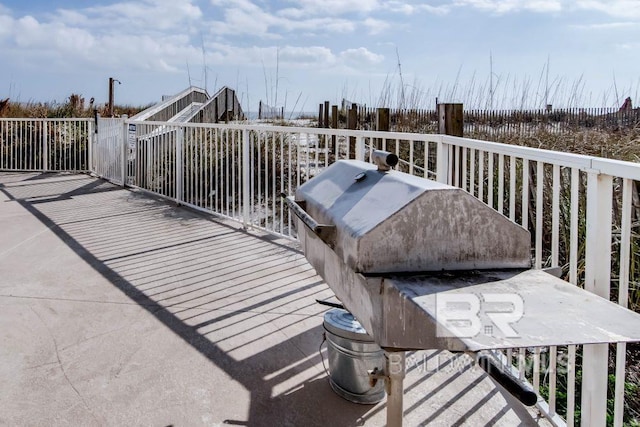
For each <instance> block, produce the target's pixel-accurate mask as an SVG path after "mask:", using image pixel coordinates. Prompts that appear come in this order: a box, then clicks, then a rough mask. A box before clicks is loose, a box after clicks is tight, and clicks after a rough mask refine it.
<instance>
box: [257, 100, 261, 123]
mask: <svg viewBox="0 0 640 427" xmlns="http://www.w3.org/2000/svg"><path fill="white" fill-rule="evenodd" d="M258 120H262V101H260V102H258Z"/></svg>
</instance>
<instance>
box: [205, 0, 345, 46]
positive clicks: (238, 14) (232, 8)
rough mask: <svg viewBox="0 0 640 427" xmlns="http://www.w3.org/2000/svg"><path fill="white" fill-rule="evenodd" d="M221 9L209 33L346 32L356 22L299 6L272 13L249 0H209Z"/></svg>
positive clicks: (280, 33)
mask: <svg viewBox="0 0 640 427" xmlns="http://www.w3.org/2000/svg"><path fill="white" fill-rule="evenodd" d="M211 2H212V4H213V5H216V6H220V7H221V9H223V15H224V20H222V21H213V22H211V23H210V28H211V32H212V34H218V35H228V36H238V35H245V34H248V35H254V36H261V37H268V38H272V39H274V38H282V37H283V35H282V34H283V33H291V32H302V33H305V34H309V33H315V32H319V31H329V32H337V33H349V32H353V31H355V29H356V27H357V24H356V23H355V22H354V21H351V20H348V19H341V18H335V17H324V16H323V17H313V16H311V15H309V14H307V13H306V12H304V11H303V10H301V9H294V8H287V9H282V10H280V11H277V12H276V13H275V14H274V13H271V12H268V11H266V10H264V9H262V8H261V7H259V6H258V5H256V4H254V3H252V2H251V1H248V0H227V1H221V0H211Z"/></svg>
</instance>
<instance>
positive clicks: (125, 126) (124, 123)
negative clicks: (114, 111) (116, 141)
mask: <svg viewBox="0 0 640 427" xmlns="http://www.w3.org/2000/svg"><path fill="white" fill-rule="evenodd" d="M128 126H129V125H128V124H127V116H126V115H123V116H122V146H121V147H120V148H121V150H122V159H121V160H122V164H121V169H120V178H121V179H122V186H123V187H124V186H125V185H126V184H127V160H128V159H127V154H128V153H127V152H128V151H129V146H128V143H127V136H128V135H129V134H128Z"/></svg>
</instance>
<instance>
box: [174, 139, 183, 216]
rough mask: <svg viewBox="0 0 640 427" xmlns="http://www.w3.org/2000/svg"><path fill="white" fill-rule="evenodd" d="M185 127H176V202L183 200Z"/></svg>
mask: <svg viewBox="0 0 640 427" xmlns="http://www.w3.org/2000/svg"><path fill="white" fill-rule="evenodd" d="M183 146H184V128H183V127H180V128H178V129H176V203H178V204H180V202H181V201H182V196H183V194H182V192H183V185H184V180H183V179H184V173H183V172H184V149H183Z"/></svg>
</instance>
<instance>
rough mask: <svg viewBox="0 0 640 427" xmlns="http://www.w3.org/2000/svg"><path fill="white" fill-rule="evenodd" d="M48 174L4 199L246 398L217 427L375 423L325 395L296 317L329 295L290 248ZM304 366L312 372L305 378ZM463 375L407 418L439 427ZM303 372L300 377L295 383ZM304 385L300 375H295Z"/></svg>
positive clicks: (308, 338) (314, 337)
mask: <svg viewBox="0 0 640 427" xmlns="http://www.w3.org/2000/svg"><path fill="white" fill-rule="evenodd" d="M47 178H49V179H51V178H56V176H51V175H49V174H47V175H45V176H42V177H38V176H37V175H35V176H34V175H33V174H30V175H25V180H23V181H22V182H20V181H19V180H16V179H15V176H12V177H11V178H10V180H9V181H10V182H11V185H0V191H2V192H3V193H4V194H6V196H7V197H8V198H10V200H12V201H14V202H16V203H19V204H20V205H21V206H22V207H23V208H24V209H26V210H27V211H28V212H29V213H31V214H32V215H33V216H34V217H36V218H37V219H38V220H39V221H40V222H41V223H42V224H43V225H44V226H45V227H47V228H49V229H50V230H52V231H53V232H54V233H55V234H56V235H57V237H58V238H59V239H61V240H62V241H63V242H64V243H65V244H66V245H67V246H68V247H69V248H71V249H72V250H73V251H74V252H75V253H76V254H77V255H78V256H79V257H81V258H82V259H83V260H84V261H85V262H87V263H88V264H89V265H91V266H92V267H93V269H95V270H96V271H97V272H99V273H100V274H101V275H102V276H103V277H104V278H106V279H107V280H108V281H109V282H110V283H111V284H112V285H113V286H115V287H116V288H118V289H119V290H120V291H121V292H122V293H124V294H125V295H126V296H127V297H128V298H129V299H130V300H132V301H134V302H135V303H137V304H138V305H139V306H140V307H142V308H143V309H144V310H146V311H147V312H149V313H151V314H152V315H153V316H154V317H155V318H156V319H157V320H158V321H160V322H161V323H162V324H163V325H164V326H166V327H167V328H168V329H170V330H171V331H172V332H173V333H175V334H176V335H177V336H179V337H180V338H181V339H182V340H183V341H184V342H185V343H187V344H188V345H189V346H191V347H192V348H193V349H195V350H197V351H198V352H199V353H200V354H202V355H203V356H205V357H206V358H207V359H208V360H209V361H210V362H211V363H213V364H215V365H216V366H217V367H219V368H220V369H222V370H223V371H224V372H225V373H226V374H227V375H228V376H229V377H230V378H232V379H233V380H235V381H237V382H238V383H239V384H241V385H242V386H243V387H244V388H245V389H246V390H248V391H249V392H250V405H249V413H248V416H247V419H226V420H224V423H225V424H228V425H247V426H275V425H278V426H287V425H291V426H298V425H305V426H313V425H318V426H321V425H322V426H324V425H340V426H359V425H364V424H365V423H366V422H367V421H368V420H371V418H372V417H374V416H376V415H378V418H380V417H379V413H380V411H382V410H383V409H384V405H383V404H379V405H377V406H376V407H371V406H362V405H355V404H350V403H348V402H346V401H344V400H342V399H340V398H339V397H337V396H336V395H335V394H334V393H333V392H332V391H331V390H330V386H329V383H328V381H327V379H326V375H325V373H324V371H323V370H322V368H321V366H322V365H321V361H320V357H321V356H320V353H319V352H318V346H319V344H320V342H321V340H322V338H321V337H322V332H323V329H322V327H321V326H318V325H317V322H316V323H315V326H310V327H306V326H305V325H304V321H305V320H309V319H311V318H317V317H318V316H319V315H321V313H322V312H323V310H324V308H322V307H319V306H318V305H317V304H316V303H315V299H316V298H328V297H330V295H331V293H330V292H329V291H328V290H327V288H326V286H325V285H324V284H323V283H322V282H321V281H319V280H318V276H316V275H315V272H314V271H313V269H312V268H311V267H310V266H309V265H308V264H307V263H306V262H305V261H304V258H303V257H302V255H301V254H300V253H299V252H298V251H296V250H294V249H292V248H291V246H290V245H289V244H287V243H286V242H283V241H278V240H277V239H275V238H274V237H272V236H265V237H260V236H257V235H254V234H252V233H248V232H246V231H244V230H242V229H240V228H239V227H234V226H233V225H230V224H225V223H223V222H218V221H212V220H211V218H210V217H205V216H202V215H200V214H197V213H194V212H192V211H190V210H188V209H184V208H178V207H174V206H170V205H169V204H168V203H166V202H165V201H162V200H159V199H157V198H156V199H154V198H152V197H148V196H147V195H145V194H141V193H138V192H132V191H126V190H122V189H121V188H120V187H116V186H114V185H112V184H109V183H107V182H105V181H102V180H98V179H93V178H88V177H85V176H80V177H79V178H78V179H75V178H73V179H70V178H67V179H64V180H57V179H54V180H53V181H51V180H47ZM81 196H88V197H87V198H84V197H81ZM285 328H297V329H295V330H296V331H297V332H296V333H294V334H288V335H287V337H286V339H284V340H283V339H282V330H283V329H285ZM289 330H291V329H289ZM274 335H278V336H277V337H275V336H274ZM240 352H241V353H242V354H243V356H242V357H239V353H240ZM247 355H248V356H247ZM438 355H439V353H438V352H435V353H432V354H431V355H429V356H427V357H425V358H424V359H422V360H421V361H420V363H417V364H414V365H413V366H411V367H410V368H409V374H411V373H412V371H413V370H420V371H421V372H427V373H426V374H424V375H420V376H418V377H417V378H418V379H417V380H416V381H415V382H413V383H410V384H406V391H407V392H411V391H413V389H414V388H416V389H417V388H420V387H422V386H424V383H426V382H427V381H428V380H429V379H430V378H431V377H433V376H435V375H437V374H439V373H440V372H441V371H442V370H444V369H445V368H447V366H448V365H450V364H455V362H456V360H457V358H458V356H453V357H452V358H449V359H446V360H444V361H440V360H437V361H436V362H437V363H436V368H435V369H431V370H425V366H426V364H427V363H430V362H433V361H435V359H437V358H438ZM325 358H326V356H325ZM309 370H311V371H312V372H316V373H315V374H312V375H309V374H308V372H309ZM466 370H467V368H465V369H462V370H460V371H459V372H457V375H451V376H450V377H447V378H446V379H445V380H444V381H441V382H439V383H437V386H436V387H435V388H432V389H431V390H430V391H429V392H427V393H425V394H424V395H423V396H422V397H421V398H420V399H419V400H418V401H416V402H414V403H411V404H409V405H406V407H405V409H406V410H405V416H408V415H412V414H413V415H416V416H418V417H419V418H421V417H420V414H422V417H424V413H428V414H429V416H428V417H427V418H426V419H421V420H420V422H419V423H420V424H421V425H427V424H430V425H443V421H442V418H441V417H442V415H443V412H445V411H446V410H447V407H446V406H442V407H440V408H436V409H435V410H433V408H431V410H428V411H425V410H424V408H425V407H426V406H425V405H426V404H428V403H430V402H433V401H436V402H437V401H439V400H437V399H436V398H437V395H438V394H439V393H445V392H448V393H449V394H453V395H455V394H456V393H459V396H458V397H457V399H459V398H462V399H465V398H467V397H466V395H467V393H469V392H470V391H471V390H472V389H473V388H474V387H476V386H477V385H478V383H479V382H480V381H483V380H484V379H485V378H486V376H481V377H479V378H478V379H477V380H475V381H474V382H470V383H468V384H463V385H460V384H458V385H457V386H456V387H458V388H457V389H456V390H460V391H459V392H456V391H452V390H453V386H452V384H453V383H454V382H456V381H459V378H460V377H461V375H462V374H464V372H465V371H466ZM304 372H307V374H306V376H304V375H301V374H302V373H304ZM301 377H304V378H305V379H303V380H297V379H296V378H301ZM203 381H206V379H203ZM285 383H286V387H284V389H283V384H285ZM495 395H501V396H502V397H503V398H504V399H506V400H507V401H513V399H512V398H511V397H510V396H508V394H506V393H505V392H503V391H501V390H499V389H493V390H492V391H491V392H490V393H489V394H487V395H486V396H484V397H483V398H481V399H479V400H478V401H477V402H475V403H474V405H472V406H471V407H470V408H469V409H468V410H466V412H464V413H462V414H460V415H459V416H457V418H455V419H456V420H457V421H455V420H454V423H453V424H454V425H462V424H464V423H466V422H468V421H467V420H469V419H474V415H477V414H478V413H479V412H480V411H481V410H483V408H484V407H485V406H486V405H487V403H488V402H489V400H491V399H493V397H494V396H495ZM430 404H431V406H433V403H430ZM427 406H428V405H427ZM510 406H512V407H513V408H515V410H516V412H517V415H518V418H520V419H521V420H523V423H527V424H528V423H529V421H531V418H530V416H529V414H528V413H527V412H526V410H524V409H523V408H520V407H519V405H518V404H515V405H508V406H504V408H502V409H501V410H499V411H497V412H496V413H494V414H492V416H493V419H492V420H491V421H490V422H489V423H487V425H493V424H496V423H498V422H499V421H500V420H501V418H502V417H503V415H505V414H506V413H507V412H508V411H510V410H511V409H512V408H511V407H510ZM414 419H415V417H414ZM446 419H447V420H450V419H451V418H450V416H449V418H446ZM475 419H476V420H477V417H476V418H475ZM446 423H448V424H450V423H451V422H450V421H447V422H446Z"/></svg>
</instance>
